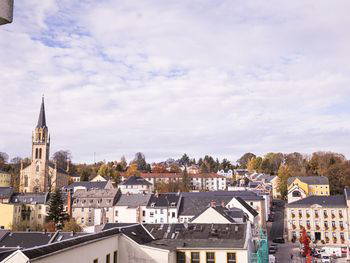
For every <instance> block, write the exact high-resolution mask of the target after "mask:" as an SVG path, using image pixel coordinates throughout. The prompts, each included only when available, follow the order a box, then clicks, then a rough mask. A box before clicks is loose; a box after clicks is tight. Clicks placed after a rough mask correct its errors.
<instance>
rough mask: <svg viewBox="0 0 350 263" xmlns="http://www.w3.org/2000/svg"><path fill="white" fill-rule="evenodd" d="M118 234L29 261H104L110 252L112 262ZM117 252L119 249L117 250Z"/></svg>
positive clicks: (39, 262)
mask: <svg viewBox="0 0 350 263" xmlns="http://www.w3.org/2000/svg"><path fill="white" fill-rule="evenodd" d="M118 241H119V236H118V235H115V236H112V237H108V238H106V239H102V240H99V241H96V242H93V243H90V244H86V245H84V246H80V247H76V248H74V249H68V250H66V251H63V252H60V253H57V254H53V255H51V256H48V257H45V258H42V259H38V260H32V261H31V262H38V263H62V262H86V263H92V262H93V260H94V259H98V262H99V263H101V262H106V255H107V254H110V256H111V257H110V259H111V261H110V262H111V263H112V262H113V253H114V251H118V243H119V242H118ZM118 254H119V251H118ZM118 256H119V258H118V262H128V261H121V260H120V255H118Z"/></svg>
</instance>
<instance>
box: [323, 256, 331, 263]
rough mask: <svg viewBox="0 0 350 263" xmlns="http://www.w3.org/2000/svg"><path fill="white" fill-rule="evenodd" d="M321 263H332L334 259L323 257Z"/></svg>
mask: <svg viewBox="0 0 350 263" xmlns="http://www.w3.org/2000/svg"><path fill="white" fill-rule="evenodd" d="M321 262H322V263H331V262H332V259H331V257H330V256H322V259H321Z"/></svg>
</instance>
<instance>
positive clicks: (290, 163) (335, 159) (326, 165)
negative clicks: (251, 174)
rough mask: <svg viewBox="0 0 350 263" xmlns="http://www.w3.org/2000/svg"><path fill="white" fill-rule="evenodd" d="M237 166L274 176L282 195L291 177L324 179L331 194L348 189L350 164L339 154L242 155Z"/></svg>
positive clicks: (285, 191)
mask: <svg viewBox="0 0 350 263" xmlns="http://www.w3.org/2000/svg"><path fill="white" fill-rule="evenodd" d="M238 163H239V166H240V167H241V168H246V169H248V170H249V171H256V172H259V173H267V174H272V175H278V177H279V178H280V185H279V188H280V191H281V194H282V196H285V195H286V194H287V180H288V178H289V177H291V176H326V177H327V178H328V179H329V184H330V189H331V194H339V193H342V192H343V189H344V186H350V161H349V160H347V159H346V158H345V156H344V155H342V154H339V153H334V152H321V151H320V152H314V153H313V154H311V155H305V154H301V153H298V152H295V153H288V154H283V153H268V154H266V155H264V156H262V157H260V156H256V155H254V154H252V153H246V154H244V155H243V156H242V157H241V158H240V159H239V160H238Z"/></svg>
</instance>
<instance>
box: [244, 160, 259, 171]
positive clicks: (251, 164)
mask: <svg viewBox="0 0 350 263" xmlns="http://www.w3.org/2000/svg"><path fill="white" fill-rule="evenodd" d="M261 163H262V158H261V157H256V158H255V157H253V158H251V159H250V160H249V161H248V163H247V170H248V171H249V172H254V171H255V172H260V170H261Z"/></svg>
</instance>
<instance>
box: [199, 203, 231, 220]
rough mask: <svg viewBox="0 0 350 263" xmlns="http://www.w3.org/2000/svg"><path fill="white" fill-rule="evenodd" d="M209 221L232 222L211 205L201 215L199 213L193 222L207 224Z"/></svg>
mask: <svg viewBox="0 0 350 263" xmlns="http://www.w3.org/2000/svg"><path fill="white" fill-rule="evenodd" d="M208 222H209V223H211V224H230V222H229V221H228V220H227V219H226V218H225V217H223V216H222V215H220V214H219V213H218V212H216V211H215V210H214V209H213V208H211V207H209V208H208V209H207V210H205V211H204V212H203V213H202V214H201V215H199V216H198V217H197V218H196V219H194V220H193V221H192V223H196V224H206V223H208Z"/></svg>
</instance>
